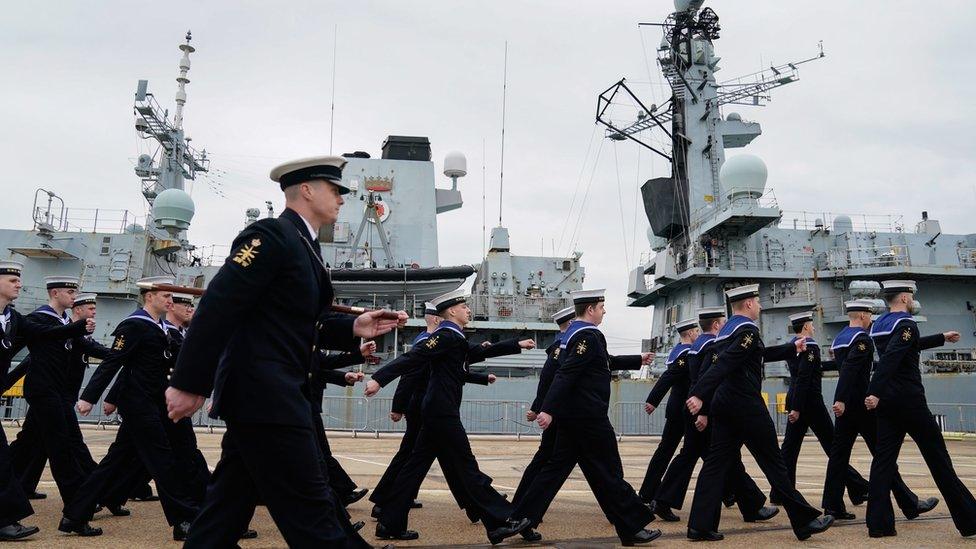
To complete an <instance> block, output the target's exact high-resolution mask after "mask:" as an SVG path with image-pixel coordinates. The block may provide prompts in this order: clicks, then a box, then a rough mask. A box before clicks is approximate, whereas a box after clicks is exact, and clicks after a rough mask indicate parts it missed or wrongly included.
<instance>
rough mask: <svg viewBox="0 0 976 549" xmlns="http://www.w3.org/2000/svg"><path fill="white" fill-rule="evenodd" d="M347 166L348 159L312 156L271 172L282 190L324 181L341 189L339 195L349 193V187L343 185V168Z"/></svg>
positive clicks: (281, 166)
mask: <svg viewBox="0 0 976 549" xmlns="http://www.w3.org/2000/svg"><path fill="white" fill-rule="evenodd" d="M345 166H346V159H345V158H343V157H341V156H312V157H309V158H299V159H298V160H291V161H289V162H285V163H284V164H279V165H278V166H275V167H274V169H272V170H271V180H272V181H274V182H276V183H278V184H280V185H281V190H285V188H286V187H290V186H292V185H298V184H299V183H305V182H306V181H314V180H316V179H324V180H326V181H328V182H329V183H332V184H333V185H335V186H336V187H339V194H346V193H348V192H349V187H347V186H345V185H343V184H342V168H344V167H345Z"/></svg>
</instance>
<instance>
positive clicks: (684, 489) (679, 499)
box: [654, 416, 766, 517]
mask: <svg viewBox="0 0 976 549" xmlns="http://www.w3.org/2000/svg"><path fill="white" fill-rule="evenodd" d="M711 434H712V427H711V425H708V426H707V427H705V430H704V431H699V430H698V429H696V428H695V418H693V417H691V416H686V418H685V436H684V443H683V444H682V445H681V450H679V451H678V455H677V456H675V457H674V459H673V460H671V465H670V466H668V471H667V473H665V474H664V479H663V480H662V481H661V486H660V487H659V488H658V490H657V496H656V497H655V498H654V499H655V500H656V501H657V502H658V504H659V505H666V506H667V507H669V508H671V509H681V508H682V507H683V506H684V504H685V494H687V493H688V485H689V484H690V483H691V475H692V473H694V471H695V464H697V463H698V460H699V459H700V458H704V457H705V456H706V455H708V447H709V443H710V441H711ZM733 458H735V456H733ZM728 474H729V477H728V478H727V479H726V483H725V493H724V494H723V496H722V497H723V499H725V497H727V496H731V495H735V496H736V498H735V501H736V504H737V505H738V506H739V511H740V512H741V513H742V516H744V517H749V516H753V515H755V514H756V513H757V512H758V511H759V509H760V508H762V506H763V505H765V504H766V495H765V494H763V492H762V490H760V489H759V486H757V485H756V482H755V481H754V480H752V477H750V476H749V474H748V473H747V472H746V468H745V466H744V465H743V464H742V457H741V456H738V459H735V462H734V463H733V464H732V466H731V467H730V468H729V473H728ZM736 489H738V490H739V491H740V492H741V493H738V494H736V493H735V490H736Z"/></svg>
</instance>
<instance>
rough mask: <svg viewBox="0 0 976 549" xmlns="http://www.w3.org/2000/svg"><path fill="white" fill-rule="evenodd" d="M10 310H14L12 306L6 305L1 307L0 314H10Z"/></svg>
mask: <svg viewBox="0 0 976 549" xmlns="http://www.w3.org/2000/svg"><path fill="white" fill-rule="evenodd" d="M12 310H14V308H13V307H11V306H10V305H7V306H6V307H4V308H3V312H0V316H10V311H12Z"/></svg>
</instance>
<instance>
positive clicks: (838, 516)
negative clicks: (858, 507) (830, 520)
mask: <svg viewBox="0 0 976 549" xmlns="http://www.w3.org/2000/svg"><path fill="white" fill-rule="evenodd" d="M824 514H825V515H830V516H832V517H834V520H854V519H856V518H857V517H855V516H854V513H848V512H847V511H831V510H830V509H824Z"/></svg>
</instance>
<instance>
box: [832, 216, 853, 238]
mask: <svg viewBox="0 0 976 549" xmlns="http://www.w3.org/2000/svg"><path fill="white" fill-rule="evenodd" d="M834 232H835V233H837V234H844V233H852V232H854V222H853V221H851V218H850V217H849V216H846V215H838V216H837V217H835V218H834Z"/></svg>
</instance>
